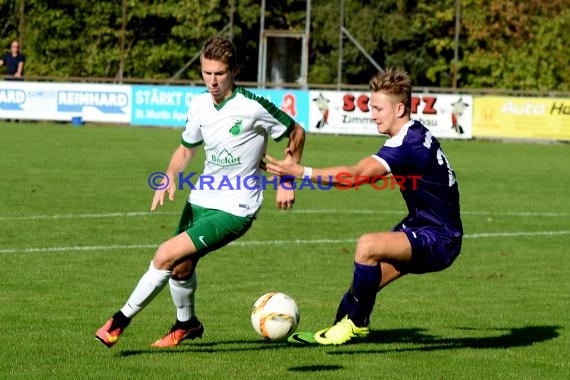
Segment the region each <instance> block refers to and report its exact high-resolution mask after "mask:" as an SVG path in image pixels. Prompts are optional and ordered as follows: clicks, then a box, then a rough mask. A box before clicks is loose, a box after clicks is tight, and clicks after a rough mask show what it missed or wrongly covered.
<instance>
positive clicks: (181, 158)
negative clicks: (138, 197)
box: [150, 145, 197, 211]
mask: <svg viewBox="0 0 570 380" xmlns="http://www.w3.org/2000/svg"><path fill="white" fill-rule="evenodd" d="M196 149H197V148H187V147H185V146H184V145H180V146H179V147H178V148H176V150H175V151H174V153H173V154H172V157H171V158H170V163H169V164H168V168H167V169H166V177H165V178H163V180H162V184H163V185H164V187H165V188H164V189H163V188H162V186H161V187H160V189H158V190H156V191H155V192H154V197H153V198H152V204H151V206H150V211H154V210H156V209H157V207H158V206H159V205H160V206H162V205H163V204H164V195H165V194H166V193H168V199H170V200H171V201H173V200H174V193H175V192H176V177H177V173H180V172H182V171H184V169H186V166H188V164H189V163H190V161H191V160H192V157H194V155H195V154H196Z"/></svg>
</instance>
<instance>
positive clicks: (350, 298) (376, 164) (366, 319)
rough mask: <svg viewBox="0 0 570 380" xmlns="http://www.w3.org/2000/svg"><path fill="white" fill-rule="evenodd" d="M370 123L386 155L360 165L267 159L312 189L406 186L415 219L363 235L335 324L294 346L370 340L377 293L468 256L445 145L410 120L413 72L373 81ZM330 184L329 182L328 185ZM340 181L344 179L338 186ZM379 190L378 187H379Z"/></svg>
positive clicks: (298, 338) (273, 168) (271, 167)
mask: <svg viewBox="0 0 570 380" xmlns="http://www.w3.org/2000/svg"><path fill="white" fill-rule="evenodd" d="M370 90H371V95H370V108H371V118H372V120H373V121H374V122H375V123H376V128H377V129H378V132H379V133H382V134H386V135H388V136H389V139H387V140H386V142H385V143H384V145H383V146H382V147H380V149H379V150H378V151H377V152H376V153H374V154H371V155H369V156H367V157H365V158H363V159H362V160H360V161H359V162H358V163H357V164H356V165H350V166H335V167H330V168H318V169H316V168H315V169H312V168H309V167H303V166H301V165H299V163H297V162H296V161H295V160H294V159H293V157H290V156H288V157H286V159H285V160H283V161H277V160H275V159H274V158H273V157H271V156H267V157H266V159H267V170H268V171H269V172H271V173H274V174H277V175H292V176H295V177H297V178H303V177H310V179H311V181H313V182H329V183H330V182H332V183H337V184H338V183H341V182H342V184H343V185H346V184H347V181H348V180H349V179H352V180H350V181H348V182H352V185H353V186H355V185H356V184H357V183H358V185H363V184H364V183H369V184H372V185H373V186H375V183H376V182H375V180H384V181H385V180H386V178H387V176H390V175H391V176H392V177H391V178H392V180H397V181H399V182H398V184H399V187H400V191H401V193H402V197H403V198H404V201H405V202H406V206H407V208H408V215H407V216H406V217H405V218H404V219H403V220H402V221H401V222H400V223H398V224H396V226H394V228H393V229H392V231H386V232H370V233H366V234H364V235H362V236H361V237H360V239H359V240H358V243H357V244H356V248H355V252H354V274H353V280H352V284H351V285H350V287H349V289H348V291H347V292H346V293H345V294H344V296H343V298H342V299H341V301H340V304H339V306H338V310H337V313H336V317H335V320H334V325H333V326H332V327H330V328H328V329H324V330H321V331H318V332H316V333H315V334H312V333H304V332H299V333H295V334H293V335H292V336H291V337H290V338H289V341H290V342H291V343H319V344H325V345H328V344H334V345H339V344H344V343H346V342H348V341H350V340H352V339H354V338H363V337H366V336H367V335H368V333H369V324H370V315H371V313H372V309H373V307H374V303H375V302H376V293H377V292H379V291H380V290H381V289H383V288H384V287H385V286H386V285H388V284H389V283H391V282H392V281H394V280H396V279H398V278H400V277H402V276H404V275H406V274H408V273H414V274H421V273H428V272H437V271H440V270H443V269H445V268H447V267H449V266H450V265H451V264H452V263H453V261H454V260H455V258H456V257H457V256H458V255H459V252H460V251H461V242H462V238H463V226H462V223H461V216H460V208H459V190H458V186H457V181H456V178H455V172H454V171H453V169H452V168H451V166H450V164H449V161H448V160H447V157H446V156H445V154H444V153H443V150H442V147H441V145H440V143H439V141H438V140H437V139H436V138H435V137H434V136H433V135H432V134H431V132H430V131H429V130H428V129H427V128H426V127H425V126H424V125H422V123H421V122H419V121H417V120H412V119H411V116H410V115H411V103H412V82H411V80H410V77H409V76H408V74H407V73H406V72H403V71H400V70H392V69H388V70H386V72H380V73H378V74H376V75H375V76H373V77H372V79H371V80H370ZM329 178H330V179H329ZM339 179H340V180H339ZM376 188H378V187H376ZM380 188H381V187H380Z"/></svg>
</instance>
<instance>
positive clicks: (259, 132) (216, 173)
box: [182, 87, 295, 216]
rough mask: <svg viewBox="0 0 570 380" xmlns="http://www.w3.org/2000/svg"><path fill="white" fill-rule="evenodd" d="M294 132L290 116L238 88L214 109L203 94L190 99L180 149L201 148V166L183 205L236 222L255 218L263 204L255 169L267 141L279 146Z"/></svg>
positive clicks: (261, 187) (211, 101)
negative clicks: (219, 212)
mask: <svg viewBox="0 0 570 380" xmlns="http://www.w3.org/2000/svg"><path fill="white" fill-rule="evenodd" d="M294 127H295V121H294V120H293V119H292V118H291V117H290V116H289V115H287V114H286V113H285V112H283V111H281V110H280V109H279V108H277V107H276V106H275V105H274V104H273V103H271V102H269V101H268V100H266V99H264V98H262V97H260V96H257V95H254V94H253V93H252V92H250V91H248V90H246V89H244V88H243V87H236V88H235V89H234V92H233V94H232V96H231V97H230V98H228V99H226V100H225V101H224V102H223V103H222V104H219V105H217V104H215V103H214V102H213V100H212V96H211V95H210V94H209V93H207V92H206V93H202V94H199V95H196V96H194V97H193V98H192V101H191V102H190V106H189V109H188V117H187V120H186V129H185V130H184V132H183V133H182V144H183V145H184V146H186V147H195V146H198V145H200V144H204V150H205V151H206V160H205V162H204V172H203V173H202V174H201V175H200V178H198V179H197V180H196V181H195V182H196V183H195V184H194V188H193V189H192V191H191V192H190V196H189V197H188V201H189V202H190V203H192V204H195V205H198V206H201V207H205V208H212V209H217V210H222V211H226V212H229V213H231V214H234V215H237V216H252V215H255V214H256V213H257V211H259V208H260V207H261V204H262V202H263V187H264V186H263V184H262V182H261V181H260V178H261V176H262V175H263V174H262V172H261V169H260V168H259V163H260V161H261V159H262V158H263V154H264V153H265V149H266V147H267V140H268V136H271V137H272V138H273V139H274V140H275V141H278V140H280V139H281V138H283V137H285V136H289V133H290V132H291V130H292V129H293V128H294ZM193 182H194V181H193Z"/></svg>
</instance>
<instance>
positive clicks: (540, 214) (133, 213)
mask: <svg viewBox="0 0 570 380" xmlns="http://www.w3.org/2000/svg"><path fill="white" fill-rule="evenodd" d="M180 212H181V211H155V212H150V211H130V212H108V213H86V214H56V215H24V216H0V222H1V221H7V220H53V219H91V218H93V219H97V218H122V217H135V216H152V215H179V214H180ZM263 212H265V213H266V212H273V213H275V212H278V213H284V212H289V213H293V214H390V215H405V214H406V210H405V209H402V210H370V209H367V210H334V209H327V210H324V209H323V210H311V209H295V210H275V209H270V210H265V211H263ZM461 214H462V215H483V216H520V217H527V216H529V217H567V216H570V213H569V212H500V211H499V212H493V211H462V212H461Z"/></svg>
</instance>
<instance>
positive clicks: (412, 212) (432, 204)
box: [375, 121, 463, 238]
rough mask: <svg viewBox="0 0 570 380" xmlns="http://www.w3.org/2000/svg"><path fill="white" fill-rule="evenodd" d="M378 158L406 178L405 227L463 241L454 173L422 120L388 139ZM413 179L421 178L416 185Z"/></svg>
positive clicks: (392, 170)
mask: <svg viewBox="0 0 570 380" xmlns="http://www.w3.org/2000/svg"><path fill="white" fill-rule="evenodd" d="M375 157H376V158H377V159H379V161H380V162H381V163H382V164H384V165H385V166H386V165H387V169H388V170H389V171H390V172H391V173H392V174H393V175H400V176H405V177H406V182H405V183H404V186H402V187H401V192H402V196H403V197H404V200H405V201H406V206H407V207H408V215H407V216H406V218H405V219H404V220H403V221H402V223H403V224H405V226H406V227H427V226H432V227H436V228H438V229H442V230H443V231H444V232H445V233H446V235H447V234H448V236H450V237H453V238H461V236H462V235H463V227H462V223H461V217H460V212H459V190H458V187H457V181H456V178H455V172H454V171H453V169H452V168H451V166H450V165H449V161H448V160H447V157H446V156H445V154H444V153H443V150H442V149H441V145H440V143H439V141H438V140H437V139H436V138H435V137H434V136H433V135H432V134H431V132H430V131H429V130H428V129H427V128H426V127H424V126H423V125H422V124H421V123H420V122H419V121H410V122H408V123H407V124H406V125H404V126H403V127H402V129H401V130H400V132H399V133H398V134H397V135H396V136H393V137H392V138H390V139H388V140H386V142H385V143H384V146H382V148H380V150H379V151H378V152H377V153H376V155H375ZM410 176H418V177H420V176H421V178H414V180H415V186H413V185H414V183H412V181H411V179H412V177H410Z"/></svg>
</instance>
